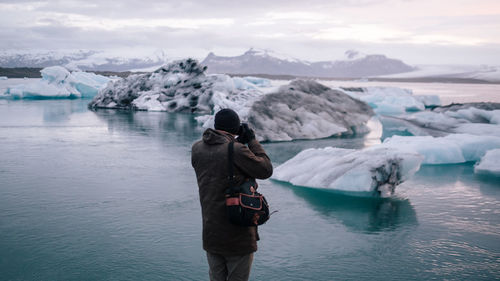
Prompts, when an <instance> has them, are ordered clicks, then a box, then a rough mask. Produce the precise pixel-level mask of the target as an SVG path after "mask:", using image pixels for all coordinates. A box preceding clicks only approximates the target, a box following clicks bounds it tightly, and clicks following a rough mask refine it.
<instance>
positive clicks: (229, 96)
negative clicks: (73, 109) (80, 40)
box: [89, 59, 270, 122]
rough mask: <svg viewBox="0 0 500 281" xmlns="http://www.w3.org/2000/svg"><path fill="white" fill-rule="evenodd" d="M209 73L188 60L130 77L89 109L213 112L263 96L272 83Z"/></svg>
mask: <svg viewBox="0 0 500 281" xmlns="http://www.w3.org/2000/svg"><path fill="white" fill-rule="evenodd" d="M205 70H206V67H203V66H202V65H200V64H199V63H198V62H197V61H196V60H194V59H185V60H178V61H174V62H171V63H169V64H167V65H164V66H162V67H160V68H159V69H157V70H156V71H154V72H151V73H146V74H134V75H130V76H128V77H127V78H125V79H119V80H117V81H115V82H114V83H110V84H109V85H108V86H107V87H106V88H105V89H103V90H101V91H100V92H99V94H98V95H97V96H96V97H95V98H94V99H93V100H92V102H90V104H89V107H91V108H116V109H132V110H149V111H169V112H189V113H212V112H213V111H215V110H217V109H218V108H224V107H234V106H236V105H240V104H242V103H244V102H246V101H247V100H249V99H251V98H253V97H255V96H258V95H260V94H262V93H261V91H260V90H259V85H264V84H267V83H270V82H267V83H266V82H265V81H264V80H259V79H257V78H255V79H253V78H248V79H247V78H240V77H234V78H231V77H229V76H227V75H222V74H215V75H205ZM208 119H209V118H207V117H206V118H205V119H204V121H205V122H207V121H208Z"/></svg>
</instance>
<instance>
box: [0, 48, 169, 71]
mask: <svg viewBox="0 0 500 281" xmlns="http://www.w3.org/2000/svg"><path fill="white" fill-rule="evenodd" d="M166 61H167V60H166V55H165V53H164V52H163V51H161V50H160V51H155V52H152V53H151V54H147V55H143V56H140V55H138V54H134V53H132V54H131V53H116V52H106V51H94V50H79V51H64V50H62V51H43V50H40V51H32V50H26V51H3V52H0V67H39V68H43V67H48V66H55V65H58V66H64V67H66V68H68V69H71V70H78V69H79V70H89V71H128V70H131V69H138V68H147V67H152V66H158V67H159V66H161V65H162V64H165V63H166Z"/></svg>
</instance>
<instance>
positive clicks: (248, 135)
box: [236, 123, 255, 143]
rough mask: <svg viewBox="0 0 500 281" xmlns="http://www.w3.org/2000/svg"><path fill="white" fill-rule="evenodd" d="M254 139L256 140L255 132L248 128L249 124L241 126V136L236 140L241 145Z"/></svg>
mask: <svg viewBox="0 0 500 281" xmlns="http://www.w3.org/2000/svg"><path fill="white" fill-rule="evenodd" d="M253 139H255V133H254V131H253V130H252V129H250V128H249V127H248V124H247V123H243V124H241V129H240V132H239V136H238V138H237V139H236V140H237V141H238V142H241V143H249V142H250V141H252V140H253Z"/></svg>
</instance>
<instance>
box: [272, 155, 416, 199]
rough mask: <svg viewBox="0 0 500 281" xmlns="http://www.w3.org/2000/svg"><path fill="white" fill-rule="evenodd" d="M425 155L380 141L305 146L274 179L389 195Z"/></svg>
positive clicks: (303, 184) (275, 173)
mask: <svg viewBox="0 0 500 281" xmlns="http://www.w3.org/2000/svg"><path fill="white" fill-rule="evenodd" d="M422 160H423V157H422V156H421V155H419V154H417V153H414V152H406V151H400V150H398V149H393V148H390V147H383V146H381V145H378V146H373V147H370V148H365V149H362V150H353V149H343V148H334V147H326V148H320V149H314V148H312V149H306V150H304V151H302V152H300V153H299V154H297V155H296V156H295V157H293V158H292V159H290V160H288V161H286V162H285V163H283V164H281V165H280V166H278V167H277V168H276V169H275V170H274V173H273V176H272V179H275V180H280V181H287V182H290V183H291V184H293V185H298V186H306V187H312V188H320V189H329V190H339V191H345V192H358V193H359V192H361V193H370V194H375V195H380V196H382V197H387V196H390V195H391V194H393V192H394V190H395V187H396V186H397V185H399V184H400V183H402V182H403V181H405V180H407V179H408V178H409V177H411V176H412V175H413V174H414V173H415V172H416V171H418V170H419V168H420V164H421V162H422Z"/></svg>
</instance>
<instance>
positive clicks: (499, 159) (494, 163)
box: [474, 149, 500, 177]
mask: <svg viewBox="0 0 500 281" xmlns="http://www.w3.org/2000/svg"><path fill="white" fill-rule="evenodd" d="M474 173H476V174H480V175H490V176H496V177H500V149H492V150H489V151H487V152H486V154H485V155H484V156H483V157H482V158H481V161H480V162H478V163H476V165H475V166H474Z"/></svg>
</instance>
